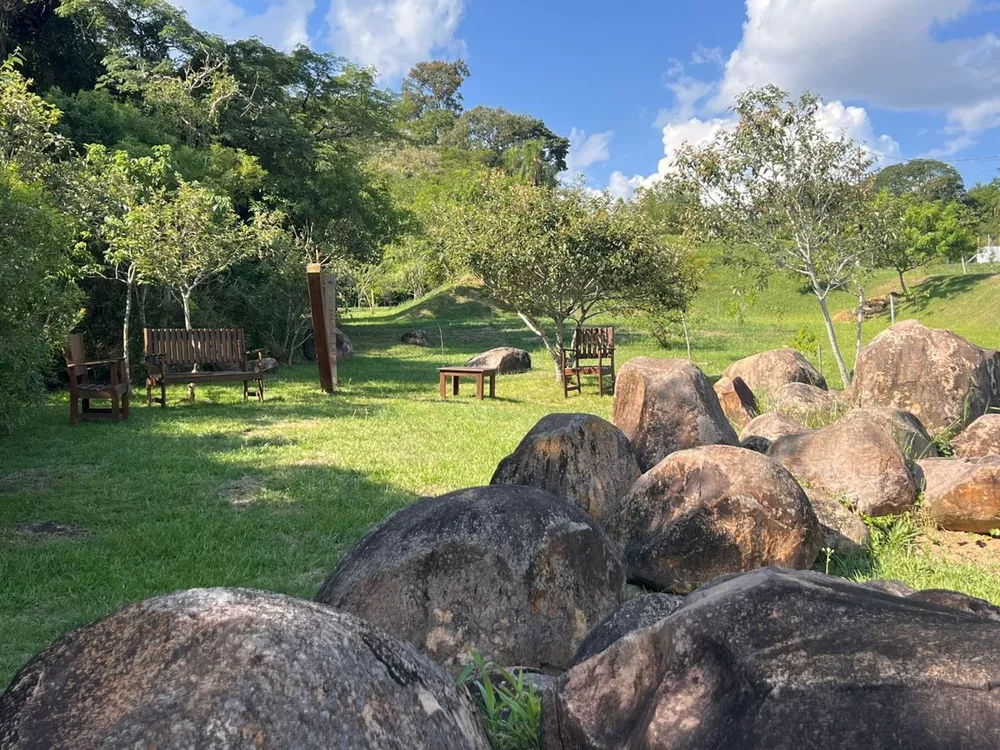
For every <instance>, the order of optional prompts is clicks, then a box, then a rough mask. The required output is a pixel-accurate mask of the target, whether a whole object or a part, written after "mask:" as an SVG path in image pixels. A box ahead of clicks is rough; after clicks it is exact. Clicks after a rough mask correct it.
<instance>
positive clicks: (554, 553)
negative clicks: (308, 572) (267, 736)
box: [316, 485, 624, 673]
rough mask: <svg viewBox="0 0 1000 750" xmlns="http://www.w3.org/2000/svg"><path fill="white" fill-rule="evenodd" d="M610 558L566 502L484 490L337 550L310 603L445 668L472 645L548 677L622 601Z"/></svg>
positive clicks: (604, 541)
mask: <svg viewBox="0 0 1000 750" xmlns="http://www.w3.org/2000/svg"><path fill="white" fill-rule="evenodd" d="M623 585H624V575H623V572H622V566H621V562H620V561H619V559H618V554H617V552H616V550H615V548H614V546H613V545H612V544H611V542H610V541H609V540H608V538H607V536H606V535H605V534H604V532H603V531H602V530H601V528H600V527H599V526H598V525H597V523H596V522H595V521H594V520H593V519H592V518H591V517H590V516H588V515H587V514H586V512H584V511H583V509H581V508H579V507H578V506H577V505H575V504H573V503H569V502H567V501H566V500H562V499H560V498H557V497H555V496H554V495H552V494H550V493H548V492H545V491H543V490H540V489H537V488H534V487H521V486H509V485H495V486H491V487H479V488H475V489H468V490H460V491H458V492H452V493H450V494H447V495H443V496H441V497H436V498H427V499H425V500H420V501H419V502H416V503H414V504H413V505H410V506H408V507H406V508H404V509H402V510H400V511H397V512H396V513H394V514H393V515H391V516H389V517H388V518H387V519H386V520H385V521H383V522H382V523H380V524H379V525H378V526H376V527H375V528H374V529H372V530H371V531H369V532H368V534H366V535H365V536H364V537H363V538H362V539H361V541H360V542H358V544H357V546H355V547H354V548H353V549H352V550H350V551H349V552H347V553H346V554H345V555H344V556H343V557H342V558H341V560H340V562H339V564H338V565H337V567H336V568H335V569H334V571H333V572H332V573H331V574H330V576H329V577H328V578H327V579H326V582H325V583H324V584H323V586H322V588H321V589H320V590H319V594H318V595H317V597H316V599H317V600H318V601H320V602H323V603H325V604H330V605H332V606H334V607H336V608H337V609H340V610H343V611H345V612H350V613H351V614H354V615H357V616H358V617H362V618H364V619H365V620H368V621H369V622H371V623H373V624H375V625H377V626H379V627H382V628H384V629H385V630H387V631H388V632H389V633H391V634H392V635H395V636H397V637H400V638H404V639H406V640H408V641H410V642H411V643H412V644H414V645H415V646H417V647H418V648H420V649H423V650H424V651H426V652H427V654H429V655H430V657H431V658H432V659H434V660H435V661H436V662H438V663H439V664H441V665H443V666H444V667H445V668H446V669H448V670H449V671H451V672H452V673H457V672H458V671H460V669H461V667H462V664H463V663H464V662H466V661H467V660H468V659H469V654H470V652H471V651H472V650H473V649H475V650H477V651H478V652H479V653H480V654H481V655H482V656H483V657H484V658H485V659H487V660H489V661H495V662H497V663H498V664H511V665H518V666H522V667H529V668H534V669H540V670H543V671H548V672H558V671H561V670H563V669H565V668H566V667H568V666H569V664H570V662H571V660H572V658H573V654H574V653H575V651H576V648H577V646H579V645H580V643H581V642H582V641H583V639H584V638H585V637H586V635H587V633H588V632H589V631H590V629H591V628H592V627H593V626H594V625H596V624H597V623H598V622H600V621H601V620H602V619H603V618H604V617H605V616H606V615H607V614H609V613H610V612H612V611H613V610H614V609H615V608H616V607H617V606H618V605H619V604H620V603H621V601H622V589H623Z"/></svg>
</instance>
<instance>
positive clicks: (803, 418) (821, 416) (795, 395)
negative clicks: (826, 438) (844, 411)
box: [772, 383, 842, 424]
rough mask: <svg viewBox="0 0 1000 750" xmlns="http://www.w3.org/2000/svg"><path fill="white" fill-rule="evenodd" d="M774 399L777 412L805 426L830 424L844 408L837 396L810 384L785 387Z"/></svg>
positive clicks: (789, 384) (794, 384)
mask: <svg viewBox="0 0 1000 750" xmlns="http://www.w3.org/2000/svg"><path fill="white" fill-rule="evenodd" d="M772 398H773V402H774V408H775V410H776V411H777V412H779V413H780V414H784V415H785V416H786V417H791V418H792V419H795V420H797V421H799V422H803V423H805V424H810V423H817V422H818V423H827V422H830V421H832V420H833V419H835V418H836V416H837V414H838V412H839V411H840V410H841V408H842V407H841V404H840V401H838V399H837V396H836V394H834V393H831V392H830V391H828V390H826V389H823V388H817V387H816V386H814V385H809V384H808V383H788V384H787V385H783V386H782V387H781V388H779V389H778V390H777V391H776V392H775V393H774V394H773V397H772Z"/></svg>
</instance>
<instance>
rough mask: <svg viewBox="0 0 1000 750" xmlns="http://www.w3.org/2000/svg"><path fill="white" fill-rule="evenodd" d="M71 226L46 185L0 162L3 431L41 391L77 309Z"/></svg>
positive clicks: (0, 405) (0, 407)
mask: <svg viewBox="0 0 1000 750" xmlns="http://www.w3.org/2000/svg"><path fill="white" fill-rule="evenodd" d="M72 246H73V243H72V233H71V231H70V229H69V227H68V225H67V223H66V220H65V219H64V217H63V216H62V215H61V214H60V213H59V212H57V211H56V210H55V209H54V208H52V206H51V204H50V202H49V199H48V196H47V194H46V193H45V191H44V190H43V189H42V188H40V187H38V186H35V185H29V184H27V183H25V182H24V181H22V180H21V179H20V177H19V176H18V174H17V171H16V170H15V169H14V168H13V167H8V168H5V169H4V168H0V321H2V326H3V330H2V332H0V341H2V345H0V431H3V432H10V431H11V430H12V429H13V428H14V427H15V426H16V425H17V424H19V423H20V422H22V421H23V420H24V414H25V409H26V407H27V406H28V405H29V404H31V403H33V402H34V401H36V400H37V399H38V398H39V397H40V396H41V394H42V375H41V372H42V369H43V368H44V367H45V366H46V365H47V364H48V363H49V362H50V361H51V359H52V356H53V353H54V351H55V350H56V348H57V347H60V346H62V345H64V344H65V341H66V335H67V334H68V333H69V331H70V329H71V328H72V327H73V324H74V323H75V322H76V320H77V318H78V316H79V305H80V294H79V288H78V287H77V286H76V283H75V280H74V277H75V274H74V268H73V264H72V262H71V255H70V253H71V248H72Z"/></svg>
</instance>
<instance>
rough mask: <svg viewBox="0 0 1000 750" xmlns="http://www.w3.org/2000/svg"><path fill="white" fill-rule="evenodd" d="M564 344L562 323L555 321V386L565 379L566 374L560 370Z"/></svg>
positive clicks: (564, 336) (564, 337)
mask: <svg viewBox="0 0 1000 750" xmlns="http://www.w3.org/2000/svg"><path fill="white" fill-rule="evenodd" d="M565 344H566V334H565V331H564V329H563V321H561V320H557V321H556V356H555V360H556V385H562V382H563V379H564V378H565V377H566V373H565V372H563V368H562V353H563V348H564V346H565Z"/></svg>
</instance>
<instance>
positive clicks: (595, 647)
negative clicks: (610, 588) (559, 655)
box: [573, 594, 684, 666]
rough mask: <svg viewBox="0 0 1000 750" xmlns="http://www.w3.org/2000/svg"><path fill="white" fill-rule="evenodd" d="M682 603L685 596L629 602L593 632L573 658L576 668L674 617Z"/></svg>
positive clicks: (651, 596) (639, 598) (646, 597)
mask: <svg viewBox="0 0 1000 750" xmlns="http://www.w3.org/2000/svg"><path fill="white" fill-rule="evenodd" d="M683 603H684V597H683V596H678V595H677V594H645V595H643V596H637V597H635V598H634V599H629V600H628V601H627V602H625V603H624V604H623V605H622V606H620V607H619V608H618V609H616V610H615V611H614V612H612V613H611V614H610V615H608V616H607V617H606V618H605V619H604V620H602V621H601V622H600V623H599V624H598V625H597V627H595V628H594V629H593V630H591V631H590V633H589V634H588V635H587V639H586V640H585V641H584V642H583V643H581V644H580V648H579V649H578V650H577V652H576V656H574V657H573V664H574V666H575V665H577V664H579V663H580V662H584V661H587V659H589V658H590V657H592V656H597V654H599V653H601V652H602V651H603V650H604V649H606V648H608V647H609V646H611V645H612V644H613V643H615V641H618V640H619V639H621V638H624V637H625V636H626V635H628V634H629V633H634V632H635V631H636V630H642V629H643V628H648V627H649V626H650V625H654V624H656V623H658V622H659V621H660V620H662V619H663V618H664V617H668V616H670V615H672V614H673V613H674V612H676V611H677V610H678V609H679V608H680V606H681V605H682V604H683Z"/></svg>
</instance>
